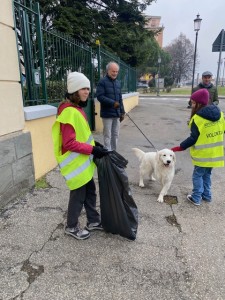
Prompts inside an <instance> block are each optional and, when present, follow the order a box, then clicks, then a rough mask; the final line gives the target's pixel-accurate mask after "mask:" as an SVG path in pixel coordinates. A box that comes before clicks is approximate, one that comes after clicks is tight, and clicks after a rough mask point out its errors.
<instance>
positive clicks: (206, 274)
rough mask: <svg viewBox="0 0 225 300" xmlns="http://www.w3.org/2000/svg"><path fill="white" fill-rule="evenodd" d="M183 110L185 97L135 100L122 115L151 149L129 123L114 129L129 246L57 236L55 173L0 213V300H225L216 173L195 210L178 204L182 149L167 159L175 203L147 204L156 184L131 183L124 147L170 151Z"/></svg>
mask: <svg viewBox="0 0 225 300" xmlns="http://www.w3.org/2000/svg"><path fill="white" fill-rule="evenodd" d="M186 106H187V99H186V98H173V97H170V98H165V97H151V98H149V97H142V98H140V103H139V106H137V107H136V108H134V109H133V110H132V111H131V112H130V113H129V116H130V118H132V120H133V121H134V122H135V123H136V124H137V126H138V127H139V129H140V130H141V131H142V132H143V133H144V134H145V136H146V137H147V138H148V139H149V141H150V142H151V143H149V141H148V140H147V139H146V138H145V137H144V135H143V134H142V133H141V132H140V130H139V129H138V128H137V127H136V126H135V125H134V124H133V123H132V122H131V120H130V119H129V118H128V116H126V117H125V120H124V121H123V122H122V124H121V131H120V138H119V146H118V152H119V153H120V154H122V155H123V156H124V157H125V158H127V159H128V161H129V163H128V166H127V168H126V172H127V175H128V178H129V182H130V187H131V190H132V194H133V198H134V200H135V202H136V204H137V206H138V210H139V227H138V234H137V239H136V240H135V241H129V240H126V239H124V238H122V237H120V236H118V235H112V234H108V233H105V232H95V233H92V234H91V237H90V239H88V240H85V241H77V240H75V239H73V238H72V237H68V236H65V235H64V233H63V226H64V222H65V219H66V210H67V203H68V195H69V192H68V190H67V187H66V186H65V183H64V181H63V179H62V178H61V176H60V174H59V171H58V169H55V170H53V171H51V172H50V173H49V174H47V177H46V178H47V181H48V183H49V188H47V189H44V190H42V189H39V190H37V189H34V190H33V191H31V192H30V193H27V194H26V195H24V196H21V197H20V198H18V199H17V200H16V201H15V202H14V203H11V204H10V205H8V206H7V207H6V209H5V210H4V211H2V212H1V214H0V270H1V272H0V299H1V300H8V299H10V300H14V299H15V300H36V299H37V300H53V299H54V300H67V299H68V300H125V299H126V300H158V299H160V300H167V299H170V300H197V299H200V300H212V299H213V300H215V299H216V300H222V299H225V285H224V282H225V252H224V249H225V235H224V231H225V230H224V228H225V201H224V199H225V197H224V178H225V177H224V175H225V170H224V168H221V169H215V170H214V171H213V176H212V182H213V187H212V191H213V201H212V203H203V204H202V205H201V206H200V207H195V206H193V205H192V204H191V203H189V202H188V201H187V200H186V195H187V194H188V193H190V192H191V189H192V182H191V176H192V169H193V167H192V164H191V160H190V157H189V151H184V152H179V153H177V154H176V157H177V162H176V174H175V177H174V180H173V183H172V186H171V188H170V191H169V194H170V195H172V196H176V197H177V200H178V203H177V204H166V203H158V202H157V201H156V199H157V195H158V193H159V190H160V186H159V184H158V183H157V182H149V181H147V182H146V187H145V188H140V187H139V186H138V180H139V176H138V161H137V158H136V157H135V156H134V154H133V152H132V150H131V148H133V147H138V148H140V149H142V150H143V151H146V152H147V151H152V150H154V149H153V148H152V145H153V146H154V147H155V148H156V149H162V148H171V147H172V146H175V145H179V143H180V142H181V141H182V140H183V139H184V138H186V137H187V136H188V135H189V130H188V127H187V120H188V118H189V115H190V110H188V109H187V108H186ZM220 107H221V109H222V110H224V108H225V105H224V103H223V102H222V101H221V104H220ZM94 135H95V137H96V139H97V140H99V141H100V142H101V141H102V135H101V134H97V133H95V134H94ZM95 179H96V183H97V175H96V176H95ZM85 222H86V219H85V215H84V213H83V214H82V216H81V223H82V224H83V225H85Z"/></svg>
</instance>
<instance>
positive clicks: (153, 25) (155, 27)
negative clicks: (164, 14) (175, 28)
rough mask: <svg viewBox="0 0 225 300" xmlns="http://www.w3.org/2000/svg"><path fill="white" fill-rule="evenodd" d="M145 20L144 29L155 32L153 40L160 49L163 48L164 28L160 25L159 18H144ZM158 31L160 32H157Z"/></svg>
mask: <svg viewBox="0 0 225 300" xmlns="http://www.w3.org/2000/svg"><path fill="white" fill-rule="evenodd" d="M145 18H146V20H147V24H146V28H147V29H149V30H151V31H153V32H157V33H156V35H155V39H156V41H157V42H158V44H159V46H160V48H162V47H163V29H164V27H163V26H162V25H160V21H161V17H159V16H148V15H146V16H145ZM159 30H160V32H158V31H159Z"/></svg>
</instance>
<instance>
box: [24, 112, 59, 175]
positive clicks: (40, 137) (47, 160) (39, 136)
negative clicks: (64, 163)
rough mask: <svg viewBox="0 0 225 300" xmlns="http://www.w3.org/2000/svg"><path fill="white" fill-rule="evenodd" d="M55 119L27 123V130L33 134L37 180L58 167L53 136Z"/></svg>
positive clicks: (47, 118) (52, 117) (46, 118)
mask: <svg viewBox="0 0 225 300" xmlns="http://www.w3.org/2000/svg"><path fill="white" fill-rule="evenodd" d="M55 118H56V117H55V116H50V117H45V118H41V119H36V120H31V121H26V123H25V130H28V131H30V133H31V139H32V149H33V158H34V170H35V179H39V178H40V177H42V176H43V175H45V174H46V173H47V172H49V171H51V170H52V169H54V168H55V167H56V165H57V163H56V160H55V157H54V153H53V143H52V135H51V133H52V125H53V123H54V122H55Z"/></svg>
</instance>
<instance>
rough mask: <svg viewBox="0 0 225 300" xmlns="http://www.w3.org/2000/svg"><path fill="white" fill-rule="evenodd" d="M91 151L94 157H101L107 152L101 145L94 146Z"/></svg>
mask: <svg viewBox="0 0 225 300" xmlns="http://www.w3.org/2000/svg"><path fill="white" fill-rule="evenodd" d="M91 153H92V154H93V155H94V157H96V158H102V157H103V156H105V155H106V154H108V149H107V148H104V147H103V148H102V147H99V146H94V147H93V149H92V152H91Z"/></svg>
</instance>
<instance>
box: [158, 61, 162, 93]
mask: <svg viewBox="0 0 225 300" xmlns="http://www.w3.org/2000/svg"><path fill="white" fill-rule="evenodd" d="M160 64H161V57H160V56H159V57H158V88H157V96H159V77H160Z"/></svg>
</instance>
